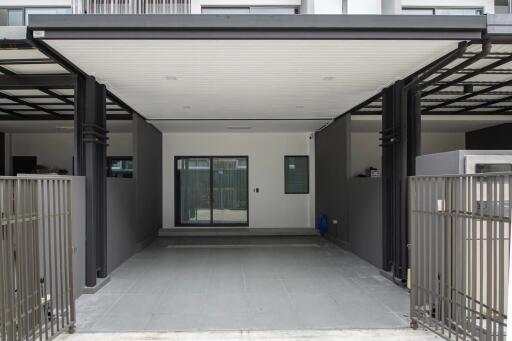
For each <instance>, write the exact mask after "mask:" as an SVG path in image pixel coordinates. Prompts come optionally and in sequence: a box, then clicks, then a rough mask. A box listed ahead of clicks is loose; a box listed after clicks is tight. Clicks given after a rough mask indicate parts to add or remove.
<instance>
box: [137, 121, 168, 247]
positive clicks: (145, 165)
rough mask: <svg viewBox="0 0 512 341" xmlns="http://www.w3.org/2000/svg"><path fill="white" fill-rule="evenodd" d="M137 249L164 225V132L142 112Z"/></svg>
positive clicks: (138, 146) (138, 158)
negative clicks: (149, 121) (152, 123)
mask: <svg viewBox="0 0 512 341" xmlns="http://www.w3.org/2000/svg"><path fill="white" fill-rule="evenodd" d="M133 141H134V149H133V151H134V155H133V160H134V179H135V198H136V203H135V205H136V214H137V217H136V223H137V227H138V233H137V241H138V246H137V249H140V248H142V247H143V246H144V245H146V244H147V243H148V242H149V241H151V240H152V239H153V238H154V237H156V234H157V232H158V229H160V228H161V227H162V133H161V132H160V131H159V130H158V129H156V128H155V127H154V126H152V125H151V124H149V123H147V122H146V121H145V120H144V119H142V118H141V117H139V116H138V115H134V117H133Z"/></svg>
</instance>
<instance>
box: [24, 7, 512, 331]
mask: <svg viewBox="0 0 512 341" xmlns="http://www.w3.org/2000/svg"><path fill="white" fill-rule="evenodd" d="M495 24H496V25H495ZM504 28H505V30H504V31H502V30H503V29H504ZM500 32H503V35H502V34H501V33H500ZM506 37H507V35H506V22H500V17H499V16H497V17H485V16H482V17H442V16H440V17H421V16H420V17H416V16H415V17H409V16H396V17H394V16H293V17H292V16H290V17H275V16H257V17H256V16H247V17H246V16H244V17H238V16H180V15H176V16H145V15H141V16H129V17H127V16H109V15H105V16H87V15H83V16H39V17H37V18H33V19H31V26H30V27H29V31H28V39H29V40H30V42H31V44H33V46H35V47H37V48H39V49H40V50H41V51H43V52H44V53H45V54H47V55H48V56H51V57H52V58H53V59H54V60H56V61H58V62H59V63H61V65H65V66H66V67H67V68H69V69H70V70H72V71H73V72H74V73H76V74H78V75H87V77H90V78H91V80H92V81H94V82H95V84H98V83H99V84H101V86H105V87H106V89H107V90H108V93H109V94H111V95H112V98H114V99H119V101H121V102H122V103H126V104H125V105H126V106H129V107H130V108H133V109H132V110H133V111H136V112H137V113H139V114H140V116H141V117H143V118H144V119H145V120H146V121H147V122H149V123H150V124H152V125H154V126H155V127H157V128H158V129H159V130H160V131H162V132H163V133H164V135H165V134H169V137H168V140H166V138H165V136H164V142H163V143H164V148H163V153H162V162H163V171H162V173H163V174H164V175H163V180H162V183H163V185H162V190H163V196H162V201H163V204H162V211H163V212H162V224H161V225H162V227H163V231H161V232H160V233H161V235H168V236H169V235H171V236H174V238H170V239H161V240H158V241H157V242H155V243H153V244H152V245H151V246H150V247H149V248H147V249H145V250H144V251H142V252H140V253H137V254H136V255H134V256H133V257H131V258H130V259H129V260H128V261H126V262H125V263H124V264H123V265H121V266H120V267H119V268H118V269H117V270H115V271H114V272H113V273H112V282H111V283H110V284H108V285H107V286H106V287H105V288H103V289H102V290H101V291H100V292H99V293H98V294H95V295H85V296H84V297H82V298H81V299H80V301H79V304H78V309H79V316H80V309H82V311H83V312H84V313H83V315H82V318H83V321H85V322H84V324H83V328H90V329H89V330H98V329H99V330H116V329H119V330H189V329H193V330H197V329H199V330H212V329H229V330H232V329H235V330H238V329H274V328H275V329H322V328H332V329H339V328H375V327H380V328H388V327H389V328H396V327H402V326H405V325H406V323H404V321H407V316H405V315H406V313H405V312H404V309H403V308H404V305H403V304H404V297H406V295H407V294H406V292H405V289H402V288H399V287H398V286H395V284H394V283H393V282H392V281H387V279H386V278H385V277H388V278H390V279H392V280H395V282H396V283H397V284H401V285H403V284H405V281H406V280H407V272H408V253H407V244H408V241H409V238H408V223H407V204H406V203H407V192H406V186H405V184H406V178H407V176H409V175H414V173H415V168H414V160H415V157H416V156H417V155H419V153H420V150H421V149H420V148H421V146H420V142H419V141H420V137H421V124H422V117H423V119H424V120H425V119H426V120H428V117H430V116H443V117H452V118H454V117H459V118H460V116H461V115H464V116H465V117H469V118H467V120H468V121H471V120H472V119H471V116H475V117H476V116H479V117H481V116H486V117H487V119H490V117H491V116H492V118H493V119H494V120H496V121H498V122H501V121H503V122H505V121H507V120H508V119H509V117H508V115H509V113H510V108H511V107H510V106H509V105H510V102H511V101H512V97H511V95H510V93H509V92H510V91H509V90H511V81H510V79H509V76H510V70H509V67H508V65H507V64H508V63H510V62H511V60H512V57H511V54H512V51H511V50H510V49H509V47H508V45H506V44H505V42H506ZM507 75H509V76H507ZM96 82H97V83H96ZM90 110H91V111H94V109H90ZM352 116H353V117H356V116H360V117H368V118H369V119H370V120H371V119H372V118H373V117H375V116H381V117H382V124H381V126H382V128H381V130H380V131H381V134H382V145H383V163H382V174H383V183H384V186H383V191H382V202H383V203H384V205H383V206H382V221H383V222H382V228H381V229H379V231H375V230H373V232H371V233H370V234H368V240H369V241H368V245H369V244H370V243H376V245H379V247H380V248H381V250H382V252H378V253H380V254H377V255H376V256H375V255H373V256H372V257H371V259H369V258H367V257H366V256H365V255H366V253H367V252H368V250H367V248H368V246H367V245H365V243H362V244H357V245H356V243H354V240H353V238H354V235H355V234H357V231H354V230H351V226H350V218H349V217H350V215H351V214H360V213H361V212H350V206H349V204H350V200H351V193H350V189H349V185H348V179H349V177H350V171H349V169H350V162H351V161H350V160H351V155H350V132H351V124H352V118H351V117H352ZM377 124H379V123H377ZM230 130H231V131H232V130H237V131H238V132H240V131H241V130H243V131H245V130H251V131H250V133H274V134H292V133H302V134H306V133H307V134H312V135H311V136H312V137H311V139H312V140H313V141H314V144H309V145H308V148H310V150H312V151H313V152H312V153H311V154H310V155H311V156H313V157H314V174H312V175H311V177H312V178H314V179H315V181H314V186H313V188H311V191H310V192H309V193H308V194H309V195H310V197H311V198H312V199H311V198H309V199H308V200H309V201H308V206H305V207H306V209H303V210H302V211H309V213H308V212H306V213H304V212H302V213H304V214H305V215H304V217H305V218H304V221H309V222H310V225H311V226H310V230H309V232H308V233H305V232H304V231H303V229H297V230H295V232H293V230H291V229H288V230H287V232H286V233H284V234H286V237H282V236H281V237H277V235H282V234H283V229H276V230H275V231H273V230H272V229H266V230H265V229H262V228H259V227H261V226H255V225H251V224H256V223H258V224H263V223H262V220H261V219H258V218H260V217H261V216H264V215H266V214H268V215H269V216H274V215H273V211H272V210H273V209H277V210H279V205H273V206H275V207H266V208H265V209H262V210H260V211H258V212H257V213H256V214H255V213H254V210H253V209H252V207H253V206H250V207H251V210H250V213H248V214H250V218H249V222H248V228H242V229H236V230H233V229H232V230H229V229H222V233H224V234H226V233H227V234H231V235H232V237H231V238H224V239H201V238H200V236H201V235H204V233H205V231H204V229H203V230H200V229H196V230H194V228H191V229H187V228H181V227H180V228H178V227H179V226H174V225H173V224H174V223H175V218H176V217H175V213H174V212H172V213H168V212H167V211H173V208H172V206H173V204H174V201H173V200H175V198H174V196H175V193H174V187H173V184H172V183H173V181H166V180H165V177H166V174H167V171H170V170H171V169H172V161H170V159H171V157H170V156H167V155H166V147H165V144H166V143H168V144H169V145H176V144H179V143H180V141H185V140H180V139H174V138H173V137H172V136H175V135H173V134H180V133H185V132H192V133H196V134H198V136H200V135H202V134H204V135H205V136H207V135H208V134H217V135H216V136H220V137H219V138H223V135H222V134H226V135H225V137H226V138H227V140H226V141H227V142H226V143H225V144H227V145H233V144H236V143H237V140H230V138H231V137H229V138H228V133H229V131H230ZM244 133H245V132H242V133H240V134H244ZM229 136H231V135H229ZM246 137H247V139H248V140H249V141H251V140H250V139H249V138H250V136H249V135H247V136H246ZM241 139H243V137H242V138H241ZM166 141H167V142H166ZM207 141H208V140H207ZM238 142H239V141H238ZM260 142H261V143H263V142H262V141H260ZM183 143H184V144H186V143H189V144H192V143H190V141H188V142H187V141H185V142H183ZM280 143H281V144H286V141H281V142H280ZM268 149H271V148H268ZM169 150H171V149H169ZM191 150H192V153H193V155H195V156H198V155H201V154H199V153H200V152H198V151H197V150H193V149H191ZM227 150H229V151H231V150H234V149H232V148H231V147H230V148H227ZM141 152H143V153H151V150H144V151H141ZM179 153H182V152H178V154H179ZM228 153H229V152H226V154H224V155H231V156H233V155H236V152H235V154H228ZM169 155H170V154H169ZM185 155H186V154H185ZM189 155H192V154H189ZM204 155H206V154H203V156H204ZM250 162H251V164H252V163H253V161H252V160H251V161H250ZM267 176H268V175H267ZM256 185H257V184H252V185H251V187H253V186H254V187H255V188H254V193H255V194H251V195H253V196H254V195H257V194H256V193H259V188H257V186H256ZM256 189H258V191H256ZM251 200H252V199H250V201H251ZM252 202H254V200H252ZM253 205H254V204H253ZM261 207H265V206H261ZM261 207H260V208H261ZM256 209H258V207H256ZM364 209H365V208H364V207H363V210H364ZM297 211H300V210H297ZM363 212H364V211H363ZM281 213H282V214H281V216H282V215H285V216H288V215H289V216H293V215H299V213H297V212H295V211H294V212H292V213H289V212H286V211H285V212H284V213H283V212H281ZM319 214H326V215H327V216H329V217H331V220H330V221H329V223H330V229H329V231H328V234H327V236H326V237H327V239H328V240H329V241H326V240H324V239H320V238H319V237H311V236H304V234H311V232H313V229H312V228H313V227H314V225H315V223H316V221H317V219H318V217H319ZM255 215H256V217H255ZM281 216H279V217H281ZM158 219H159V218H158ZM284 220H285V219H283V221H284ZM288 221H290V220H288ZM140 222H141V223H142V221H140ZM138 223H139V221H138ZM264 227H266V228H268V226H264ZM276 227H279V226H276ZM295 227H297V228H302V227H303V226H295ZM287 228H289V226H287ZM104 229H105V230H104V231H103V232H105V231H106V232H105V233H108V228H107V227H104ZM173 229H174V230H173ZM262 230H264V231H265V232H262ZM194 231H196V232H197V236H196V237H194V236H193V233H194ZM212 231H213V232H212ZM230 231H232V232H230ZM251 231H258V232H257V233H259V234H260V237H251V236H247V234H249V235H250V233H252V232H251ZM207 232H208V233H214V234H215V233H217V234H219V233H220V230H215V229H210V230H208V231H207ZM180 233H181V236H183V235H187V236H188V237H187V238H184V237H176V236H180ZM294 234H295V236H294ZM297 234H300V235H301V236H300V237H297V236H296V235H297ZM100 235H101V234H100ZM191 235H192V237H190V236H191ZM233 235H235V236H233ZM261 235H263V237H261ZM265 238H266V239H265ZM370 240H371V242H370ZM335 245H338V246H341V247H343V248H344V249H340V248H338V247H337V246H335ZM371 245H373V244H371ZM374 250H378V249H374ZM105 251H106V252H108V250H105ZM87 255H88V257H89V256H90V254H87ZM359 257H363V258H365V259H366V260H368V261H369V262H371V263H372V264H373V265H372V264H369V263H367V262H366V261H365V260H362V259H361V258H359ZM374 259H377V260H376V261H374ZM89 264H92V263H89ZM374 265H375V266H376V267H374ZM379 268H380V269H379ZM379 270H382V272H380V271H379ZM88 271H90V272H89V273H94V271H95V269H88ZM251 271H255V272H258V275H257V276H255V277H254V278H253V277H251V276H250V272H251ZM206 274H207V275H206ZM89 276H92V275H89ZM228 279H229V280H228ZM205 282H206V283H205ZM169 283H172V285H170V284H169ZM193 285H197V287H194V286H193ZM358 287H359V288H358ZM277 288H279V289H277ZM361 288H362V290H358V289H361ZM180 290H185V293H183V292H182V291H180ZM187 290H192V292H190V291H188V292H187ZM194 290H197V291H194ZM215 290H217V291H215ZM251 290H253V291H251ZM276 290H277V291H276ZM280 290H282V292H281V291H280ZM352 290H353V291H352ZM227 291H232V292H227ZM344 291H346V292H345V293H344ZM156 292H158V294H156ZM347 292H350V293H351V294H349V295H348V296H346V294H347ZM150 293H151V294H150ZM164 293H167V294H168V295H169V296H168V297H167V299H168V301H165V302H167V303H162V302H164V301H160V302H159V298H160V296H158V297H157V296H155V295H164ZM96 295H99V296H96ZM150 296H151V297H150ZM282 296H285V297H286V298H287V300H288V301H287V303H286V302H285V303H283V304H278V305H279V307H278V309H275V308H276V306H275V302H276V301H277V300H279V298H278V297H282ZM354 296H357V298H354ZM365 296H367V297H371V299H370V300H365V299H363V297H365ZM184 297H185V298H188V299H184ZM272 297H273V298H272ZM194 300H196V301H194ZM251 300H252V301H251ZM225 302H229V304H227V303H225ZM251 302H252V303H251ZM333 302H334V303H333ZM157 303H159V304H160V305H159V308H158V309H157V311H155V307H156V306H157ZM288 303H289V305H288ZM225 304H227V305H225ZM173 306H175V307H182V308H183V310H184V311H185V313H184V314H183V315H179V316H177V315H176V314H175V312H174V310H173V309H172V307H173ZM311 306H313V307H315V308H314V309H312V311H310V312H307V310H308V309H309V307H311ZM130 307H137V308H139V307H140V309H141V312H143V314H141V315H139V316H136V317H130V319H127V314H128V315H129V316H132V315H133V314H135V312H132V313H133V314H132V313H130V310H129V309H130ZM198 307H201V309H203V310H202V311H201V314H203V315H201V314H198V310H197V309H199V308H198ZM350 307H351V308H350ZM165 309H167V310H166V311H167V313H166V314H162V310H165ZM178 309H179V308H178ZM272 309H274V310H272ZM280 309H284V310H280ZM358 309H361V310H358ZM294 310H295V311H298V312H299V314H298V315H300V316H299V317H297V315H295V314H292V315H286V314H287V313H288V312H289V311H294ZM347 310H350V311H347ZM105 311H107V313H105ZM369 311H378V312H382V314H380V315H379V314H375V316H367V315H365V312H369ZM108 312H111V313H112V315H108ZM116 312H117V313H116ZM212 312H213V313H212ZM219 312H221V313H220V314H219ZM283 312H284V313H283ZM316 313H318V315H317V314H316ZM338 314H339V315H338ZM153 315H162V316H156V317H154V316H153ZM163 315H165V316H163ZM151 316H153V317H154V318H152V317H151ZM198 316H199V317H198ZM269 316H271V317H273V318H270V319H268V318H269ZM283 316H286V318H283V319H282V320H281V321H280V322H277V323H276V320H278V319H279V317H283ZM327 316H329V318H327ZM274 317H275V318H274ZM294 318H297V319H296V320H294ZM87 319H90V320H87ZM258 319H259V320H258ZM353 319H355V320H353ZM88 323H89V324H88ZM79 325H80V321H79Z"/></svg>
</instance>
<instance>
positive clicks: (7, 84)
mask: <svg viewBox="0 0 512 341" xmlns="http://www.w3.org/2000/svg"><path fill="white" fill-rule="evenodd" d="M1 49H8V50H27V51H29V50H37V49H36V48H35V47H33V46H32V45H31V44H30V43H29V42H28V41H21V40H13V41H9V40H7V41H1V43H0V50H1ZM37 65H48V66H51V67H52V68H56V67H59V66H60V67H63V68H64V70H63V72H59V73H50V74H49V73H19V72H15V71H13V69H14V68H17V67H27V66H28V67H32V66H37ZM76 81H77V76H76V74H75V73H74V72H73V71H71V72H70V71H68V70H67V67H66V66H63V65H62V63H60V62H59V61H56V60H55V59H53V58H51V57H49V56H47V57H46V58H0V121H11V120H74V116H75V114H74V113H75V94H74V92H75V90H74V89H75V87H76ZM19 90H25V92H23V91H21V92H20V91H19ZM28 92H30V93H28ZM133 113H135V111H134V110H133V109H132V108H131V107H130V106H128V105H127V104H126V103H124V102H123V101H122V100H121V99H119V98H118V97H117V96H115V95H114V94H112V93H110V92H107V120H131V119H132V115H133Z"/></svg>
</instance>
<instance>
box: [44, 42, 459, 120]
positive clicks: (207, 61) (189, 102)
mask: <svg viewBox="0 0 512 341" xmlns="http://www.w3.org/2000/svg"><path fill="white" fill-rule="evenodd" d="M47 43H49V44H50V45H51V46H52V47H53V48H55V49H56V50H57V51H58V52H59V53H61V54H62V55H63V56H64V57H66V58H67V59H69V60H70V61H71V62H73V63H74V64H76V65H77V66H78V67H80V68H81V69H82V70H84V71H85V72H87V73H88V74H91V75H94V76H96V78H97V79H98V80H99V81H100V82H103V83H105V84H106V85H107V87H108V88H109V90H111V91H112V92H113V93H114V94H115V95H117V96H119V97H120V98H121V99H122V100H124V101H125V102H126V103H128V104H129V105H131V106H132V107H133V108H134V109H135V110H137V111H138V112H139V113H140V114H141V115H142V116H144V117H146V118H147V119H169V118H180V119H193V118H198V119H205V118H206V119H211V118H224V119H247V118H259V119H268V118H271V119H275V118H292V119H300V118H332V117H335V116H337V115H339V114H340V113H343V112H345V111H347V110H349V109H350V108H352V107H353V106H355V105H357V104H359V103H360V102H361V101H363V100H365V99H367V98H369V97H371V96H372V95H374V94H375V93H377V92H378V91H380V89H382V88H383V87H385V86H387V85H389V84H391V83H392V82H393V81H395V80H397V79H401V78H404V77H405V76H408V75H410V74H411V73H413V72H415V71H416V70H418V69H419V68H420V67H422V66H424V65H426V64H428V63H430V62H432V61H433V60H435V59H437V58H439V57H440V56H442V55H444V54H446V53H448V52H449V51H452V50H453V49H455V48H456V47H457V43H458V42H456V41H412V40H408V41H392V40H379V41H367V40H364V41H354V40H120V41H115V40H108V41H102V40H53V41H52V40H49V41H47Z"/></svg>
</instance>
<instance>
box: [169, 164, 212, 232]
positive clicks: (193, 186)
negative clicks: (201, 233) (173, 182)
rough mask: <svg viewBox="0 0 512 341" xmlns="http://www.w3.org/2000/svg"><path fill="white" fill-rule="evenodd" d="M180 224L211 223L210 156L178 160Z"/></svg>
mask: <svg viewBox="0 0 512 341" xmlns="http://www.w3.org/2000/svg"><path fill="white" fill-rule="evenodd" d="M176 171H177V179H178V181H177V185H178V187H179V189H178V191H179V205H178V207H179V223H180V225H209V224H210V223H211V205H210V203H211V201H210V196H211V195H210V171H211V162H210V159H209V158H181V159H178V160H177V165H176Z"/></svg>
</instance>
